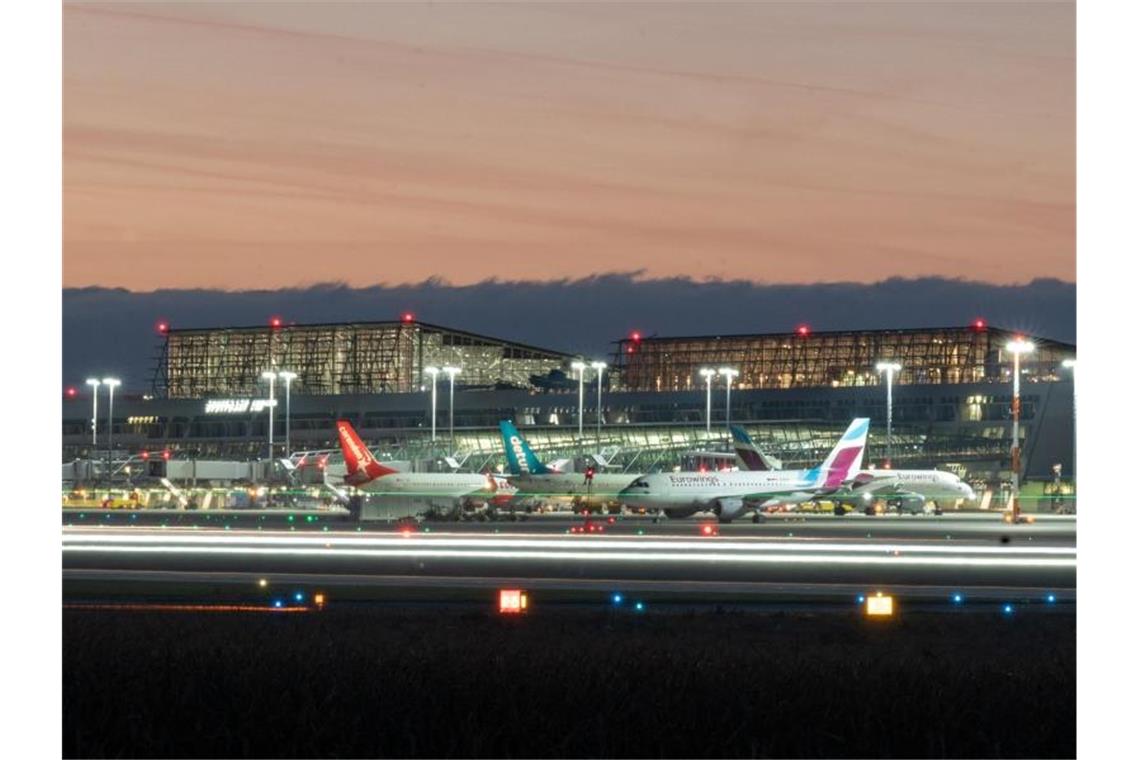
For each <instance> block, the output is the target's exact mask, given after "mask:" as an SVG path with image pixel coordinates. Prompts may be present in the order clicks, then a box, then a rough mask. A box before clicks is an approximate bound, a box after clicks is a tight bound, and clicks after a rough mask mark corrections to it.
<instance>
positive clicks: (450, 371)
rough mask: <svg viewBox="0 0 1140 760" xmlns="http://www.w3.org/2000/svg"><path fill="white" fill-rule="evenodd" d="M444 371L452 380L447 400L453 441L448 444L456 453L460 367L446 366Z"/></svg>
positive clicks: (449, 429)
mask: <svg viewBox="0 0 1140 760" xmlns="http://www.w3.org/2000/svg"><path fill="white" fill-rule="evenodd" d="M443 371H444V372H445V373H447V379H448V380H450V381H451V388H450V391H449V393H450V396H449V398H448V402H447V415H448V423H447V428H448V435H449V436H450V438H451V443H450V444H448V445H449V446H450V448H451V453H452V454H454V453H455V376H456V375H458V374H459V372H460V368H459V367H444V368H443Z"/></svg>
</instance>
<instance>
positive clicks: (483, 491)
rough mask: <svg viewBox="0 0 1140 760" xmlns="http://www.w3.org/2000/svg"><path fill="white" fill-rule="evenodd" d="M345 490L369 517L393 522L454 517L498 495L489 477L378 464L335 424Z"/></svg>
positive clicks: (350, 432) (347, 427) (346, 428)
mask: <svg viewBox="0 0 1140 760" xmlns="http://www.w3.org/2000/svg"><path fill="white" fill-rule="evenodd" d="M336 428H337V434H338V436H339V437H340V449H341V451H342V452H343V453H344V463H345V476H344V482H345V483H346V484H347V485H351V486H355V487H356V488H357V489H358V490H360V491H362V492H364V493H365V494H367V495H368V496H369V497H370V499H369V509H370V512H376V513H378V514H379V516H383V517H387V518H391V519H396V518H400V517H414V516H418V515H423V514H427V515H432V516H443V517H458V516H459V514H460V513H461V511H462V510H463V509H471V508H476V507H481V506H485V505H486V504H487V503H488V502H490V501H492V500H494V499H495V498H496V496H498V495H499V494H498V493H497V491H498V481H499V480H501V479H496V478H495V477H494V476H491V475H480V474H479V473H452V472H401V471H399V470H395V469H392V468H391V467H386V466H385V465H383V464H381V463H380V462H378V461H377V460H376V457H374V456H373V455H372V452H371V451H369V450H368V447H367V446H365V445H364V442H363V441H362V440H360V436H359V435H357V434H356V431H355V430H354V429H353V427H352V425H351V424H350V423H349V422H348V421H347V420H338V421H337V423H336Z"/></svg>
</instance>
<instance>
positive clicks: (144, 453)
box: [142, 451, 150, 461]
mask: <svg viewBox="0 0 1140 760" xmlns="http://www.w3.org/2000/svg"><path fill="white" fill-rule="evenodd" d="M142 458H143V461H146V460H147V459H150V452H149V451H144V452H143V453H142Z"/></svg>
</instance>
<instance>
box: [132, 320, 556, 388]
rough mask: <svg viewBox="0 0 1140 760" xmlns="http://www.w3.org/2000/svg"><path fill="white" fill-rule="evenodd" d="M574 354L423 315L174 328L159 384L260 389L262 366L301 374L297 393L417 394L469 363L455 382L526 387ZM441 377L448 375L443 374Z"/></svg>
mask: <svg viewBox="0 0 1140 760" xmlns="http://www.w3.org/2000/svg"><path fill="white" fill-rule="evenodd" d="M569 359H570V356H569V355H568V354H563V353H559V352H557V351H549V350H546V349H542V348H535V347H533V346H526V345H523V344H521V343H513V342H510V341H504V340H499V339H497V338H488V337H485V336H482V335H476V334H474V333H469V332H464V331H461V330H452V329H448V328H444V327H436V326H434V325H427V324H423V323H422V322H415V321H401V322H361V323H348V324H328V325H281V326H270V327H234V328H221V329H203V330H171V331H169V332H168V333H167V334H166V339H165V342H164V344H163V345H162V346H161V349H160V352H159V358H158V363H157V366H156V367H155V372H154V381H153V387H152V392H153V394H154V395H156V396H165V397H166V398H205V397H208V396H253V395H258V394H260V393H262V392H263V386H264V381H262V380H261V373H262V372H264V371H265V370H269V369H289V370H291V371H293V372H296V373H297V378H296V380H294V381H293V387H292V392H293V393H294V394H297V395H316V396H326V395H334V394H346V393H411V392H414V391H419V390H420V389H421V388H423V387H424V385H425V384H430V383H431V377H430V376H428V375H426V373H425V372H424V368H425V367H433V366H434V367H443V366H445V365H453V366H456V367H461V368H462V373H461V374H460V375H459V376H458V378H457V379H456V388H457V389H458V388H472V387H480V386H482V387H511V388H528V387H530V385H531V375H539V376H545V375H548V374H549V373H550V372H551V371H562V370H563V367H564V365H566V363H567V362H568V361H569ZM440 379H441V380H444V381H446V378H445V377H444V376H443V375H441V376H440Z"/></svg>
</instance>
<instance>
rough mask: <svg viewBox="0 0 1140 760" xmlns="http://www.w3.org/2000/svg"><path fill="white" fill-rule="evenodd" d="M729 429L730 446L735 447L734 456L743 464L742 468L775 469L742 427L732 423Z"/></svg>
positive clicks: (761, 470) (756, 469)
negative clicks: (730, 435)
mask: <svg viewBox="0 0 1140 760" xmlns="http://www.w3.org/2000/svg"><path fill="white" fill-rule="evenodd" d="M729 430H731V431H732V446H733V448H734V449H736V457H737V459H739V460H740V462H741V464H743V465H744V469H746V470H755V471H759V472H763V471H766V470H775V469H777V468H776V467H775V466H774V465H773V464H772V460H770V459H769V458H768V457H767V456H765V455H764V452H762V451H761V450H760V447H759V446H757V445H756V444H755V442H753V440H752V437H751V436H750V435H748V433H747V431H745V429H744V428H742V427H740V426H739V425H732V426H730V427H729Z"/></svg>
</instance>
